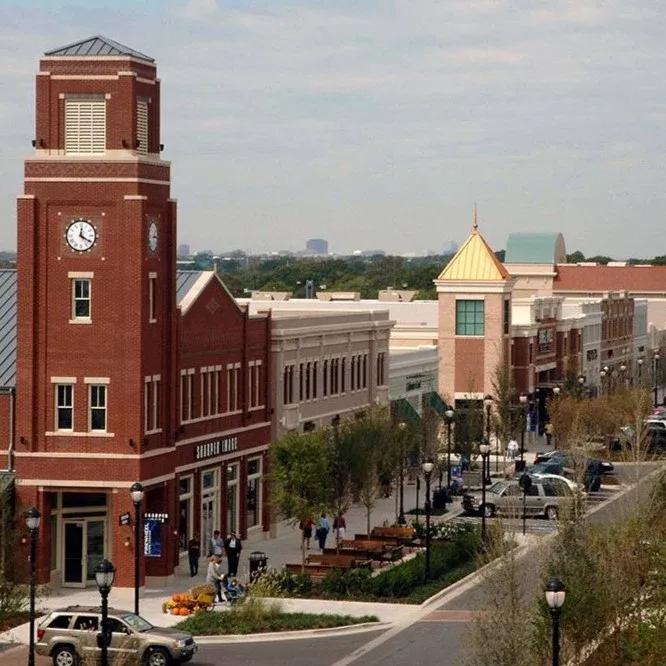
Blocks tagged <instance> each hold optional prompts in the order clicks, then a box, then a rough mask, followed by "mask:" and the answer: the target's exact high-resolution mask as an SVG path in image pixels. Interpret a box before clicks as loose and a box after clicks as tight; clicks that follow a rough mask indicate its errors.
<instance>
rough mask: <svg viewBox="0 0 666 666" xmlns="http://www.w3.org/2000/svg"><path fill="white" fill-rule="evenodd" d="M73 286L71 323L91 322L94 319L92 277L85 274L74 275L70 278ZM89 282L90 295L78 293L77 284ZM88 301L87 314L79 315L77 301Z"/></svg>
mask: <svg viewBox="0 0 666 666" xmlns="http://www.w3.org/2000/svg"><path fill="white" fill-rule="evenodd" d="M70 279H71V283H72V287H71V297H72V298H71V310H70V320H69V321H70V323H86V324H89V323H90V322H91V321H92V278H91V277H88V276H83V275H74V276H73V277H71V278H70ZM79 283H81V284H87V285H88V297H87V298H85V297H81V296H78V297H77V295H76V286H77V284H79ZM79 301H81V302H87V303H88V314H87V315H77V314H76V304H77V302H79Z"/></svg>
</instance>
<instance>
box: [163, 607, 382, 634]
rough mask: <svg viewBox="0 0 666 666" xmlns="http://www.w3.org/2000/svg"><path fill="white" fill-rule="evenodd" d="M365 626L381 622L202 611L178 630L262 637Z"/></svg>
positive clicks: (372, 618) (364, 618)
mask: <svg viewBox="0 0 666 666" xmlns="http://www.w3.org/2000/svg"><path fill="white" fill-rule="evenodd" d="M364 622H378V619H377V617H375V616H374V615H364V616H362V617H352V616H351V615H329V614H312V613H274V614H268V615H267V616H265V617H258V618H250V617H245V616H242V615H241V616H239V615H238V614H236V613H233V612H215V611H211V612H206V611H200V612H198V613H195V614H194V615H192V616H190V617H188V618H187V619H186V620H183V621H182V622H179V623H178V624H177V625H176V628H177V629H181V630H182V631H186V632H188V633H190V634H192V635H193V636H218V635H220V636H222V635H226V634H260V633H266V632H276V631H298V630H305V629H330V628H333V627H343V626H348V625H352V624H362V623H364Z"/></svg>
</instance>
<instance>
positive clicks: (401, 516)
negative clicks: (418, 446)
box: [398, 421, 407, 525]
mask: <svg viewBox="0 0 666 666" xmlns="http://www.w3.org/2000/svg"><path fill="white" fill-rule="evenodd" d="M398 429H399V430H400V508H399V511H398V525H405V524H406V523H407V521H406V520H405V430H406V429H407V424H406V423H405V422H404V421H400V423H398Z"/></svg>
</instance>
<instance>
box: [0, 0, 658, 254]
mask: <svg viewBox="0 0 666 666" xmlns="http://www.w3.org/2000/svg"><path fill="white" fill-rule="evenodd" d="M94 34H102V35H106V36H108V37H110V38H112V39H115V40H116V41H119V42H121V43H123V44H126V45H128V46H129V47H131V48H134V49H137V50H139V51H142V52H144V53H147V54H149V55H151V56H152V57H154V58H155V59H156V61H157V66H158V74H159V76H160V78H161V80H162V142H163V143H164V144H165V152H164V153H163V156H164V157H165V158H166V159H169V160H171V161H172V196H174V197H176V198H177V199H178V211H179V212H178V220H179V241H180V242H186V243H189V244H190V245H191V247H192V249H193V250H195V249H204V248H209V249H212V250H214V251H221V250H230V249H233V248H242V249H247V250H250V251H253V252H263V251H271V250H280V249H290V250H298V249H301V248H303V247H304V245H305V240H306V239H307V238H312V237H323V238H327V239H328V240H329V242H330V249H331V251H333V252H337V253H344V252H351V251H353V250H356V249H363V248H383V249H385V250H386V251H389V252H392V253H412V252H415V253H420V252H422V251H424V250H434V251H441V250H442V249H443V248H445V247H448V245H449V242H450V241H451V240H456V241H458V242H461V241H463V240H464V239H465V237H466V236H467V234H468V233H469V230H470V227H471V221H472V208H473V204H474V202H475V201H476V202H478V210H479V224H480V228H481V231H482V233H483V234H484V235H485V236H486V238H487V239H488V241H489V242H490V243H491V245H492V246H493V247H495V248H496V249H500V248H503V247H504V246H505V244H506V237H507V235H508V234H509V233H511V232H515V231H561V232H562V233H563V234H564V236H565V240H566V244H567V249H568V251H570V252H571V251H573V250H576V249H579V250H582V251H583V252H584V253H585V254H587V255H588V256H589V255H591V254H608V255H610V256H613V257H615V258H627V257H630V256H633V257H653V256H655V255H661V254H666V240H665V238H666V234H665V233H664V231H665V230H666V225H665V224H664V220H665V217H666V216H665V213H666V188H665V187H664V182H665V181H666V178H665V176H666V174H665V165H664V155H665V154H666V150H665V149H666V93H665V89H664V83H663V82H664V72H666V40H665V39H664V35H666V3H664V2H663V1H662V0H656V1H652V0H639V1H635V0H606V1H604V2H586V1H585V0H575V1H573V2H565V1H557V0H550V1H545V0H544V1H538V0H531V1H529V2H528V1H521V0H511V1H508V0H507V1H506V2H504V1H501V0H497V1H485V0H484V1H482V0H461V1H456V0H448V1H446V0H445V1H440V2H429V1H426V0H409V1H404V2H403V1H391V0H367V1H364V2H360V1H358V2H352V1H351V0H347V1H339V2H336V1H335V0H327V1H321V2H315V1H311V2H298V1H293V2H281V1H280V0H272V1H265V2H261V1H258V0H257V1H255V2H244V1H242V0H237V1H235V2H230V1H226V0H182V1H175V0H174V1H172V2H157V1H144V2H137V1H134V2H128V1H126V0H114V1H113V2H111V1H102V0H85V1H79V0H71V1H65V2H47V1H41V2H35V1H32V0H22V2H20V3H18V2H13V1H8V0H0V65H1V66H0V220H1V224H0V249H13V248H14V247H15V242H16V241H15V238H16V230H15V227H16V222H15V219H16V218H15V208H16V204H15V197H16V195H17V194H19V193H20V192H21V191H22V189H21V188H22V183H21V177H22V161H23V159H24V158H25V157H27V156H29V154H30V152H31V150H32V149H31V146H30V141H31V140H32V139H33V138H34V75H35V72H36V71H37V67H38V59H39V57H40V55H41V54H42V53H43V52H44V51H45V50H48V49H52V48H56V47H58V46H61V45H64V44H67V43H70V42H74V41H77V40H80V39H84V38H86V37H89V36H91V35H94Z"/></svg>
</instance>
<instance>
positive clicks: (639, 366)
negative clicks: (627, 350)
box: [634, 358, 643, 386]
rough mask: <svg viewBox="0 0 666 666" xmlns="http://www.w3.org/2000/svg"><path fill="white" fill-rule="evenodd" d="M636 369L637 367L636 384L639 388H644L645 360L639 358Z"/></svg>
mask: <svg viewBox="0 0 666 666" xmlns="http://www.w3.org/2000/svg"><path fill="white" fill-rule="evenodd" d="M636 367H637V373H636V374H637V375H638V377H636V380H635V382H634V383H636V384H638V385H639V386H643V359H642V358H639V359H637V361H636Z"/></svg>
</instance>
